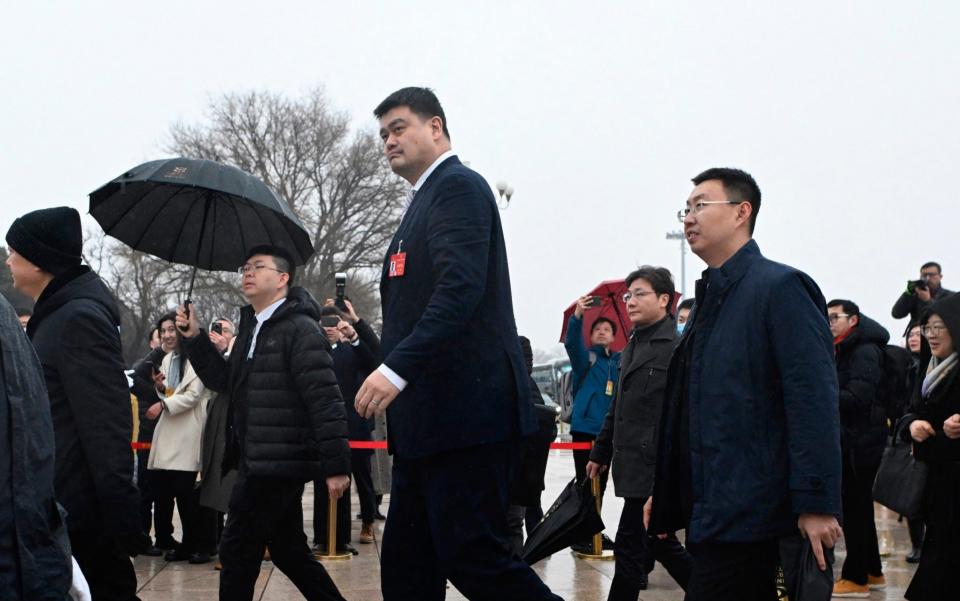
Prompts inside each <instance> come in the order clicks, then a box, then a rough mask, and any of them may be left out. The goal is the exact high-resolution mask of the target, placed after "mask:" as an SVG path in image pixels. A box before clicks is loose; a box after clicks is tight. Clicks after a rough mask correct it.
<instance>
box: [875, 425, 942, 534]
mask: <svg viewBox="0 0 960 601" xmlns="http://www.w3.org/2000/svg"><path fill="white" fill-rule="evenodd" d="M903 424H904V421H903V420H901V421H900V422H899V423H898V424H897V427H896V428H895V429H894V432H893V440H891V441H890V445H889V446H887V448H885V449H884V450H883V459H882V460H881V461H880V469H878V470H877V477H876V479H875V480H874V481H873V500H874V501H876V502H877V503H880V504H881V505H883V506H884V507H888V508H890V509H891V510H893V511H895V512H896V513H899V514H900V515H903V516H906V517H907V518H910V519H916V518H920V517H922V515H921V514H922V511H923V492H924V489H925V488H926V486H927V472H928V467H927V464H926V463H924V462H922V461H917V460H916V458H914V456H913V453H912V445H910V444H909V443H906V442H904V441H903V440H901V432H902V430H903Z"/></svg>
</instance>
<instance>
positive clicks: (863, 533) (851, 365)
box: [827, 299, 890, 597]
mask: <svg viewBox="0 0 960 601" xmlns="http://www.w3.org/2000/svg"><path fill="white" fill-rule="evenodd" d="M827 318H828V320H829V321H830V333H831V334H833V344H834V346H835V347H836V352H837V380H838V384H839V386H840V426H841V428H842V435H841V449H842V451H843V484H842V486H841V494H842V499H843V528H844V533H845V536H844V538H845V539H846V541H847V558H846V559H845V560H844V562H843V570H842V571H841V576H840V580H838V581H837V582H836V584H835V585H834V587H833V595H834V596H835V597H861V596H867V595H869V594H870V591H871V590H879V589H882V588H885V587H886V580H885V578H884V576H883V567H882V566H881V564H880V546H879V544H878V543H877V527H876V522H875V521H874V515H873V480H874V478H875V477H876V475H877V470H878V469H879V467H880V458H881V457H882V456H883V448H884V447H885V446H886V443H887V433H888V428H887V411H886V408H885V407H884V404H883V400H884V399H883V397H882V382H883V370H884V347H885V346H886V345H887V342H889V341H890V334H889V333H888V332H887V330H886V329H885V328H884V327H883V326H881V325H880V324H879V323H877V322H876V321H874V320H872V319H870V318H869V317H867V316H866V315H863V314H862V313H861V312H860V307H859V306H858V305H857V303H855V302H853V301H851V300H846V299H835V300H832V301H830V302H829V303H827Z"/></svg>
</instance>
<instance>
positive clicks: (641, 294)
mask: <svg viewBox="0 0 960 601" xmlns="http://www.w3.org/2000/svg"><path fill="white" fill-rule="evenodd" d="M648 294H656V293H655V292H654V291H653V290H637V291H636V292H624V293H623V302H625V303H629V302H630V299H631V298H633V297H635V296H636V297H637V298H643V297H645V296H646V295H648Z"/></svg>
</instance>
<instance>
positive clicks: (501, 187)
mask: <svg viewBox="0 0 960 601" xmlns="http://www.w3.org/2000/svg"><path fill="white" fill-rule="evenodd" d="M497 193H498V194H499V195H500V200H499V201H498V202H497V206H498V207H500V209H501V210H506V209H508V208H510V197H512V196H513V186H511V185H509V184H508V183H507V182H505V181H503V180H501V181H499V182H497Z"/></svg>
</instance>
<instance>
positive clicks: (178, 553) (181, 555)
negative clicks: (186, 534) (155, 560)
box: [163, 547, 190, 561]
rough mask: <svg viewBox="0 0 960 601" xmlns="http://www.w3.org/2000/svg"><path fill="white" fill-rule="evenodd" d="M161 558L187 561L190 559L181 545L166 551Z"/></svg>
mask: <svg viewBox="0 0 960 601" xmlns="http://www.w3.org/2000/svg"><path fill="white" fill-rule="evenodd" d="M163 558H164V559H166V560H167V561H187V560H188V559H190V554H189V553H187V552H186V551H184V550H183V547H177V548H176V549H174V550H173V551H167V554H166V555H164V556H163Z"/></svg>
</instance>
